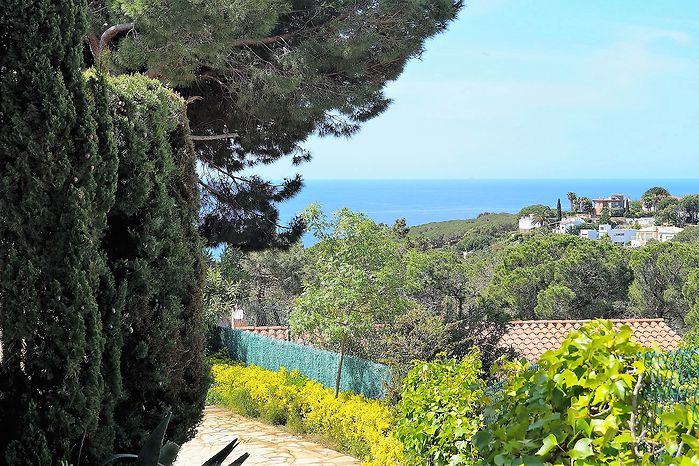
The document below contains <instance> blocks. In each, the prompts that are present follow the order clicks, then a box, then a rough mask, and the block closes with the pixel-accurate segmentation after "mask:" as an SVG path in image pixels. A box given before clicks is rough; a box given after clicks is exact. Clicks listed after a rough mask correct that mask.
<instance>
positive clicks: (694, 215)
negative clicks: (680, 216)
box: [680, 194, 699, 224]
mask: <svg viewBox="0 0 699 466" xmlns="http://www.w3.org/2000/svg"><path fill="white" fill-rule="evenodd" d="M680 205H681V206H682V207H683V208H684V210H685V211H686V212H687V222H689V223H694V224H696V223H699V195H698V194H692V195H689V196H685V197H683V198H682V199H681V200H680Z"/></svg>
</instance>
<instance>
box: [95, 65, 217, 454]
mask: <svg viewBox="0 0 699 466" xmlns="http://www.w3.org/2000/svg"><path fill="white" fill-rule="evenodd" d="M109 83H110V93H109V95H110V108H111V109H113V115H112V116H113V122H114V123H113V130H114V134H115V137H116V141H117V148H118V153H119V169H118V185H117V186H118V188H117V191H116V201H115V203H114V206H113V208H112V209H111V210H110V212H109V216H108V228H107V231H106V235H105V237H104V240H103V242H102V247H103V250H104V251H105V253H106V255H107V258H108V262H109V266H110V268H111V270H112V273H113V275H114V279H115V281H116V283H118V284H119V286H120V287H122V288H123V289H124V290H125V296H124V300H125V301H124V312H123V314H120V316H119V317H120V318H119V324H118V325H116V326H115V327H114V328H111V329H109V335H110V338H113V339H114V338H118V339H119V340H123V345H122V349H121V367H120V370H121V374H122V375H123V376H122V381H121V385H122V394H121V396H120V399H119V401H118V403H117V404H116V412H115V423H116V424H117V425H118V430H117V438H116V445H117V450H119V451H134V450H136V449H137V447H138V445H140V444H141V443H142V441H143V439H144V438H145V436H146V435H148V433H149V432H150V431H151V430H152V429H153V428H154V427H155V426H156V425H157V424H158V422H159V421H160V418H161V416H162V413H164V412H172V414H173V421H172V423H171V424H170V430H169V432H170V437H171V438H172V440H173V441H175V442H177V443H182V442H184V441H185V440H187V439H189V438H191V437H192V436H193V434H194V427H195V426H196V425H197V424H198V423H199V420H200V419H201V410H202V408H203V403H204V397H205V395H206V385H207V383H208V382H207V380H208V379H207V371H206V367H205V364H204V360H203V357H204V342H205V335H204V327H203V316H202V302H201V300H202V296H201V286H202V282H201V280H202V278H203V277H202V271H203V264H202V255H201V251H202V244H201V241H200V239H199V236H198V234H197V232H196V228H195V222H196V218H197V215H198V208H199V199H198V193H197V190H196V181H195V179H196V178H195V156H194V151H193V148H192V146H191V141H189V140H188V135H189V127H188V125H187V120H186V118H185V115H184V101H183V100H182V99H181V98H180V97H178V96H176V95H175V94H173V93H172V92H171V91H169V90H167V89H166V88H165V87H163V86H162V85H160V84H159V83H158V82H156V81H153V80H151V79H148V78H145V77H143V76H131V77H126V76H124V77H116V78H110V80H109ZM115 351H118V349H115Z"/></svg>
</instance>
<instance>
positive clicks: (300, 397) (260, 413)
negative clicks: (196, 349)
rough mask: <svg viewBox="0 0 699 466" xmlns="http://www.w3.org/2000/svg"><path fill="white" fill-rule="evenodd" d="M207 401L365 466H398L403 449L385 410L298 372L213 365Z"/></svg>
mask: <svg viewBox="0 0 699 466" xmlns="http://www.w3.org/2000/svg"><path fill="white" fill-rule="evenodd" d="M211 370H212V374H213V381H214V383H213V385H212V387H211V390H210V393H209V401H210V402H212V403H215V404H218V405H221V406H223V407H226V408H228V409H230V410H232V411H235V412H237V413H239V414H242V415H244V416H252V417H260V418H262V419H264V420H266V421H268V422H271V423H273V424H281V425H286V426H288V427H289V428H291V429H293V430H295V431H298V432H302V433H307V434H311V435H317V436H319V437H321V438H323V439H324V440H325V441H327V442H328V443H331V444H333V445H335V446H337V448H338V449H340V450H342V451H344V452H346V453H348V454H350V455H352V456H355V457H357V458H360V459H362V460H364V461H365V463H364V464H365V466H384V465H385V466H388V465H390V466H395V465H400V464H403V463H404V461H403V447H402V444H401V443H400V442H399V441H398V440H397V439H396V437H395V436H394V433H393V427H394V420H393V417H392V416H391V413H390V411H389V408H388V406H387V405H386V404H385V403H383V402H381V401H376V400H368V399H366V398H365V397H364V396H362V395H356V394H353V393H348V392H345V393H341V394H340V395H339V396H338V397H337V398H335V395H334V393H333V390H332V389H329V388H324V387H323V386H322V385H320V384H319V383H317V382H315V381H313V380H309V379H308V378H306V377H304V376H303V375H301V374H299V373H298V372H297V371H291V372H289V371H286V370H285V369H282V370H281V371H279V372H272V371H268V370H266V369H262V368H260V367H257V366H242V365H231V364H214V365H213V367H212V369H211Z"/></svg>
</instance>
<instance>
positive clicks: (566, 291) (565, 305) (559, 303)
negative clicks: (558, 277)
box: [534, 285, 575, 319]
mask: <svg viewBox="0 0 699 466" xmlns="http://www.w3.org/2000/svg"><path fill="white" fill-rule="evenodd" d="M574 301H575V292H574V291H573V290H571V289H570V288H568V287H567V286H565V285H550V286H549V287H548V288H546V289H545V290H543V291H541V292H540V293H539V294H538V295H536V307H535V308H534V314H535V315H536V316H537V317H539V318H542V319H554V318H556V317H557V316H566V315H570V314H571V313H572V311H573V302H574Z"/></svg>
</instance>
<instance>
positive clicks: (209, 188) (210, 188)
mask: <svg viewBox="0 0 699 466" xmlns="http://www.w3.org/2000/svg"><path fill="white" fill-rule="evenodd" d="M198 183H199V185H200V186H201V187H202V188H204V190H205V191H206V192H208V193H209V194H211V195H213V196H216V197H218V198H219V199H221V200H223V201H226V202H228V203H229V204H231V205H236V204H238V203H237V202H236V201H235V199H233V198H232V197H230V196H228V195H226V194H224V193H222V192H221V191H219V190H218V189H216V188H214V187H213V186H211V185H210V184H208V183H205V182H204V181H202V180H201V178H200V179H199V180H198ZM239 208H240V210H242V211H243V212H246V213H248V214H251V215H253V216H255V217H257V218H259V219H262V220H264V221H266V222H267V223H269V224H270V225H273V226H275V227H276V228H280V229H282V230H291V227H290V226H288V225H280V224H279V223H277V222H273V221H272V220H270V219H269V218H268V217H267V216H265V215H263V214H261V213H259V212H256V211H255V210H252V209H246V208H244V207H241V206H239Z"/></svg>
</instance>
